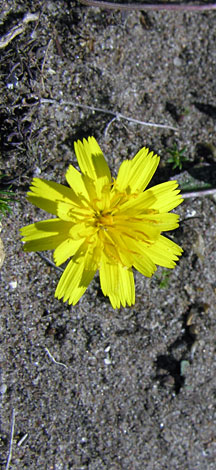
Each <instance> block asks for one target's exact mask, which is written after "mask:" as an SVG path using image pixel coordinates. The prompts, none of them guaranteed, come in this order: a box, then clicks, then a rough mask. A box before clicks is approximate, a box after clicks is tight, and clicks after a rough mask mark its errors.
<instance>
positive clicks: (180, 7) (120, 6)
mask: <svg viewBox="0 0 216 470" xmlns="http://www.w3.org/2000/svg"><path fill="white" fill-rule="evenodd" d="M80 3H82V4H83V5H87V6H89V7H99V8H104V9H108V10H136V11H141V10H144V11H145V10H154V11H160V10H167V11H206V10H216V3H206V4H205V3H203V4H201V5H200V4H197V5H194V4H188V3H140V4H139V3H125V4H124V3H112V2H101V1H97V0H80Z"/></svg>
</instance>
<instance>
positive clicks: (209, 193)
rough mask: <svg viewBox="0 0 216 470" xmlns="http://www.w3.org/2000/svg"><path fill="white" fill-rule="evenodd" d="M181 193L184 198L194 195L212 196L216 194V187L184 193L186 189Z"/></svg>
mask: <svg viewBox="0 0 216 470" xmlns="http://www.w3.org/2000/svg"><path fill="white" fill-rule="evenodd" d="M181 194H182V197H183V198H184V199H188V198H192V197H203V196H212V195H214V194H216V188H211V189H200V190H198V191H189V192H187V193H184V191H181Z"/></svg>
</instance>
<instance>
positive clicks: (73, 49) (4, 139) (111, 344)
mask: <svg viewBox="0 0 216 470" xmlns="http://www.w3.org/2000/svg"><path fill="white" fill-rule="evenodd" d="M29 13H31V14H36V15H35V16H34V17H29V16H28V17H26V16H25V15H26V14H29ZM23 18H25V21H24V22H23ZM26 18H27V20H26ZM215 20H216V12H211V11H210V12H203V13H190V12H188V13H184V12H183V13H168V12H149V13H148V14H146V13H145V12H125V13H121V12H119V11H112V12H111V11H105V10H101V9H99V8H88V7H85V6H81V5H80V4H79V2H78V1H77V2H75V1H69V0H68V1H52V0H50V1H44V2H43V1H42V0H36V1H34V2H31V1H29V0H27V1H24V0H20V1H17V0H15V1H12V0H8V1H7V0H5V1H4V2H3V5H2V11H1V14H0V29H1V36H2V37H3V42H4V43H1V45H2V48H1V90H0V99H1V170H2V172H3V175H4V177H3V179H2V185H3V187H4V188H7V187H8V185H9V183H10V182H12V189H13V191H14V192H15V193H16V201H15V203H14V204H12V214H10V215H8V216H6V217H4V218H3V219H2V224H3V231H2V234H1V236H2V238H3V242H4V245H5V251H6V258H5V262H4V264H3V267H2V269H1V299H0V304H1V389H0V391H1V399H2V404H1V442H0V450H1V457H0V464H1V468H2V469H6V468H7V470H8V468H10V470H21V469H26V470H30V469H31V470H36V469H42V470H69V469H73V470H87V469H88V470H119V469H123V470H165V469H168V470H187V469H188V470H213V469H215V459H216V434H215V424H216V415H215V390H216V387H215V386H216V381H215V304H216V274H215V261H216V250H215V232H216V215H215V208H216V201H215V199H214V198H213V197H201V196H200V197H189V198H187V199H185V202H184V204H182V206H180V207H179V208H178V211H177V212H178V213H179V214H180V216H181V225H180V228H179V229H178V230H176V231H175V232H173V234H172V237H173V239H174V240H175V241H176V242H177V243H178V244H180V245H181V246H182V247H183V249H184V254H183V256H182V258H181V259H180V261H179V263H178V265H177V267H176V269H174V270H172V271H169V270H164V269H162V268H159V269H158V271H157V273H156V275H155V276H154V277H153V278H152V279H146V278H144V277H143V276H141V275H139V274H138V273H136V304H135V306H134V307H132V308H125V309H123V308H122V309H120V310H113V309H112V308H111V306H110V304H109V301H108V299H106V298H104V297H103V295H102V293H101V291H100V286H99V280H98V277H95V279H94V281H93V282H92V283H91V285H90V287H89V289H88V290H87V292H86V294H85V295H84V296H83V298H82V299H81V301H80V302H79V304H78V305H77V306H75V307H71V306H68V305H67V304H64V303H63V302H61V301H58V300H57V299H55V298H54V292H55V287H56V285H57V282H58V279H59V277H60V272H59V271H58V270H57V269H55V268H54V267H52V266H51V265H50V264H49V263H48V262H47V261H45V260H43V259H41V258H40V257H39V255H37V254H36V253H23V251H22V244H21V242H20V236H19V228H20V227H22V226H23V225H27V224H29V223H32V222H34V221H37V220H41V219H42V218H45V217H46V215H45V214H44V213H43V212H42V211H40V210H39V209H36V208H34V207H33V206H31V205H30V204H29V203H28V202H27V201H26V199H25V193H26V191H27V189H28V187H29V184H30V182H31V179H32V177H33V176H40V177H42V178H47V179H50V180H54V181H58V182H62V183H64V181H65V180H64V174H65V171H66V169H67V167H68V165H69V163H73V164H75V165H76V159H75V155H74V151H73V142H74V140H76V139H77V138H83V137H86V136H88V135H94V136H95V137H96V138H97V140H98V141H99V143H100V145H101V147H102V149H103V151H104V153H105V155H106V158H107V160H108V162H109V165H110V167H111V169H112V172H113V174H114V175H115V174H116V172H117V170H118V167H119V165H120V163H121V162H122V161H123V160H124V159H125V158H132V157H133V156H134V155H135V153H136V152H137V151H138V150H139V149H140V148H141V147H142V146H144V145H147V146H149V147H150V148H151V149H152V150H154V151H155V152H157V153H158V154H159V155H160V156H161V163H160V167H159V170H158V172H157V174H156V175H155V177H154V180H153V183H154V184H155V183H157V182H162V181H166V180H167V179H169V178H173V177H176V178H177V179H179V180H180V181H181V184H182V188H184V189H185V190H187V191H188V188H189V186H188V185H189V184H191V180H192V184H195V186H197V187H209V186H216V163H215V147H214V145H216V138H215V128H216V121H215V119H216V102H215V92H216V86H215V76H216V32H215ZM18 26H20V27H21V30H20V31H19V34H17V35H16V36H14V37H13V38H12V37H11V36H10V37H9V36H8V35H7V34H8V33H9V32H11V34H12V35H13V34H14V31H15V32H17V29H16V28H17V27H18ZM13 28H15V29H13ZM46 100H49V101H46ZM75 105H82V106H90V107H97V108H98V107H99V108H102V109H104V110H110V111H112V112H113V113H114V114H113V115H111V114H105V113H103V112H99V111H94V110H90V109H87V108H84V107H82V108H81V107H80V108H79V107H75ZM115 113H117V114H115ZM118 113H122V114H124V115H126V116H127V117H130V118H134V119H137V120H141V121H151V122H153V123H158V124H164V125H166V126H171V127H175V128H176V130H172V129H168V128H156V127H147V126H144V125H141V124H137V123H134V122H131V121H129V120H122V119H118ZM114 117H116V119H115V120H114V121H112V119H113V118H114ZM175 143H176V145H177V147H178V149H182V148H183V147H186V152H185V155H186V157H187V161H185V162H183V168H182V169H179V168H176V169H175V170H172V165H171V164H170V163H168V158H169V156H170V155H169V154H168V151H167V148H168V147H171V148H172V147H173V145H174V144H175ZM46 256H47V257H49V259H51V254H49V253H46ZM54 360H55V361H56V362H54ZM12 422H13V424H14V435H13V439H11V424H12ZM10 448H11V451H12V454H11V456H9V451H10ZM10 457H11V458H10ZM7 459H9V460H8V463H7Z"/></svg>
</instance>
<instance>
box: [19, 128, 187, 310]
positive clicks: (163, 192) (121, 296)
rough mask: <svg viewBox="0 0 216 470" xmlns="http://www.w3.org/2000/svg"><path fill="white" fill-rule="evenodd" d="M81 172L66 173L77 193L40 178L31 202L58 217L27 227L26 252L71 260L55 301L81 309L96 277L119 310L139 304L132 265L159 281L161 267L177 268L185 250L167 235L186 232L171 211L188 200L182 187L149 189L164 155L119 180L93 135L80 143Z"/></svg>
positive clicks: (128, 167)
mask: <svg viewBox="0 0 216 470" xmlns="http://www.w3.org/2000/svg"><path fill="white" fill-rule="evenodd" d="M74 147H75V153H76V157H77V160H78V163H79V167H80V170H81V173H80V172H79V171H77V170H76V169H75V168H74V167H73V166H72V165H70V166H69V168H68V170H67V172H66V180H67V182H68V184H69V187H66V186H63V185H61V184H58V183H54V182H51V181H47V180H42V179H38V178H34V179H33V182H32V186H31V187H30V192H29V193H28V200H29V201H30V202H32V203H33V204H35V205H36V206H37V207H40V208H41V209H44V210H45V211H47V212H49V213H51V214H54V215H55V216H57V218H54V219H50V220H45V221H42V222H36V223H34V224H31V225H28V226H26V227H23V228H22V229H21V233H22V235H23V237H24V238H23V241H24V242H25V245H24V250H25V251H40V250H50V249H51V250H52V249H54V261H55V264H56V266H59V265H61V264H62V263H64V262H65V261H66V260H67V259H68V258H71V259H70V261H69V263H68V265H67V267H66V269H65V270H64V272H63V274H62V276H61V279H60V281H59V283H58V286H57V289H56V292H55V296H56V297H57V298H58V299H60V298H62V297H63V301H64V302H65V301H68V302H69V304H73V305H75V304H76V303H77V302H78V301H79V299H80V298H81V296H82V295H83V294H84V292H85V290H86V288H87V287H88V285H89V283H90V282H91V280H92V279H93V277H94V275H95V273H96V271H97V270H98V271H99V275H100V284H101V289H102V291H103V293H104V295H107V296H108V297H109V299H110V302H111V304H112V306H113V308H116V307H118V308H119V307H120V305H123V307H125V306H126V304H128V305H132V304H134V302H135V288H134V276H133V270H132V267H134V268H135V269H137V270H138V271H140V273H142V274H143V275H144V276H147V277H151V276H152V274H153V273H154V271H155V270H156V264H157V265H160V266H164V267H166V268H174V266H175V264H176V263H175V262H176V261H177V260H178V257H179V256H180V255H181V253H182V249H181V248H180V247H179V246H178V245H176V243H174V242H173V241H171V240H170V239H168V238H166V237H164V236H163V235H161V232H163V231H168V230H173V229H175V228H177V227H178V220H179V216H178V215H177V214H173V213H171V214H170V213H169V211H171V210H172V209H173V208H174V207H176V206H178V205H179V204H180V203H181V202H182V201H183V199H182V198H181V196H180V194H179V192H180V191H179V190H177V189H176V188H177V187H178V184H177V182H176V181H168V182H166V183H162V184H158V185H157V186H154V187H152V188H150V189H147V190H146V191H144V190H145V189H146V186H147V185H148V184H149V182H150V180H151V178H152V176H153V175H154V173H155V171H156V168H157V166H158V163H159V157H158V156H157V155H154V154H153V152H150V153H149V150H148V149H147V148H145V147H144V148H142V149H141V150H140V151H139V152H138V153H137V155H136V156H135V157H134V158H133V159H132V160H125V161H124V162H123V163H122V164H121V166H120V169H119V172H118V176H117V178H116V179H115V180H114V179H112V178H111V174H110V170H109V167H108V165H107V163H106V160H105V158H104V156H103V153H102V151H101V149H100V147H99V145H98V143H97V141H96V140H95V139H94V137H89V138H88V140H86V139H84V140H83V142H81V141H78V142H75V144H74Z"/></svg>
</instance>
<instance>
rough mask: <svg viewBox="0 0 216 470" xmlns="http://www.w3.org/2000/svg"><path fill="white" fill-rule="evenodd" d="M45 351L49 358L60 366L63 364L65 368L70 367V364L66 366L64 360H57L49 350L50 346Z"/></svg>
mask: <svg viewBox="0 0 216 470" xmlns="http://www.w3.org/2000/svg"><path fill="white" fill-rule="evenodd" d="M44 349H45V351H46V352H47V354H48V356H49V358H50V359H51V360H52V361H53V362H54V363H55V364H57V365H58V366H62V367H65V369H68V366H66V364H64V363H63V362H59V361H56V360H55V358H54V357H53V356H52V354H51V352H50V351H49V349H48V348H44Z"/></svg>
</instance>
